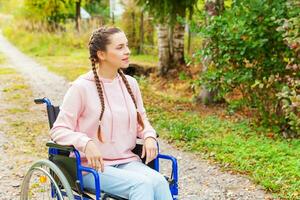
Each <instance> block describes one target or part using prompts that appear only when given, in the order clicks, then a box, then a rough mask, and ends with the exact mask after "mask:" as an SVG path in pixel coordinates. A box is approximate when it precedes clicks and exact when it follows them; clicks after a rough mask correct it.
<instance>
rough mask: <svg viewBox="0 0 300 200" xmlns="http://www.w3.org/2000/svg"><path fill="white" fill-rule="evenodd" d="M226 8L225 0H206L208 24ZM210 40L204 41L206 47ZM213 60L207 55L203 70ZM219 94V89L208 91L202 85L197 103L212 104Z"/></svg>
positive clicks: (205, 69)
mask: <svg viewBox="0 0 300 200" xmlns="http://www.w3.org/2000/svg"><path fill="white" fill-rule="evenodd" d="M223 10H224V0H206V1H205V11H206V12H207V14H208V17H207V19H206V24H209V19H210V18H211V17H212V16H216V15H219V14H220V13H221V12H222V11H223ZM210 42H211V41H210V40H209V39H208V40H206V41H204V42H203V47H202V48H206V47H207V46H208V45H210ZM211 62H212V60H211V57H210V56H206V57H205V58H204V59H203V60H202V72H206V71H207V69H208V66H209V65H210V63H211ZM216 95H217V91H208V90H207V89H206V87H205V85H203V86H202V87H201V92H200V94H199V95H198V97H197V99H196V101H197V103H203V104H206V105H207V104H212V103H216V100H215V97H216Z"/></svg>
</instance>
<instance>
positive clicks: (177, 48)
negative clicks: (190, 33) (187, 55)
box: [172, 23, 185, 68]
mask: <svg viewBox="0 0 300 200" xmlns="http://www.w3.org/2000/svg"><path fill="white" fill-rule="evenodd" d="M184 32H185V31H184V24H180V23H177V24H175V26H174V29H173V37H172V44H173V45H172V47H173V51H172V53H173V54H172V64H173V66H174V68H177V67H180V66H181V65H182V64H184Z"/></svg>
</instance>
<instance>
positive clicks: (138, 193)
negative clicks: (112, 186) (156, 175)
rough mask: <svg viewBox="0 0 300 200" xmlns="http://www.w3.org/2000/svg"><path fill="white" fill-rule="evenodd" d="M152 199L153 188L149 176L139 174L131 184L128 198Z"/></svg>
mask: <svg viewBox="0 0 300 200" xmlns="http://www.w3.org/2000/svg"><path fill="white" fill-rule="evenodd" d="M139 198H141V199H144V198H146V199H148V198H149V199H151V200H152V199H154V188H153V185H152V183H151V181H150V179H149V178H147V177H145V176H140V177H139V178H138V179H137V180H136V181H135V183H134V184H133V185H132V187H131V190H130V193H129V199H139Z"/></svg>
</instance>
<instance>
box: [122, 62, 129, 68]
mask: <svg viewBox="0 0 300 200" xmlns="http://www.w3.org/2000/svg"><path fill="white" fill-rule="evenodd" d="M128 67H129V63H127V64H123V65H121V67H120V68H121V69H126V68H128Z"/></svg>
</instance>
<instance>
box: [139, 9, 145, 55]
mask: <svg viewBox="0 0 300 200" xmlns="http://www.w3.org/2000/svg"><path fill="white" fill-rule="evenodd" d="M143 44H144V12H143V11H142V12H141V18H140V42H139V48H138V54H142V53H143Z"/></svg>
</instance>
